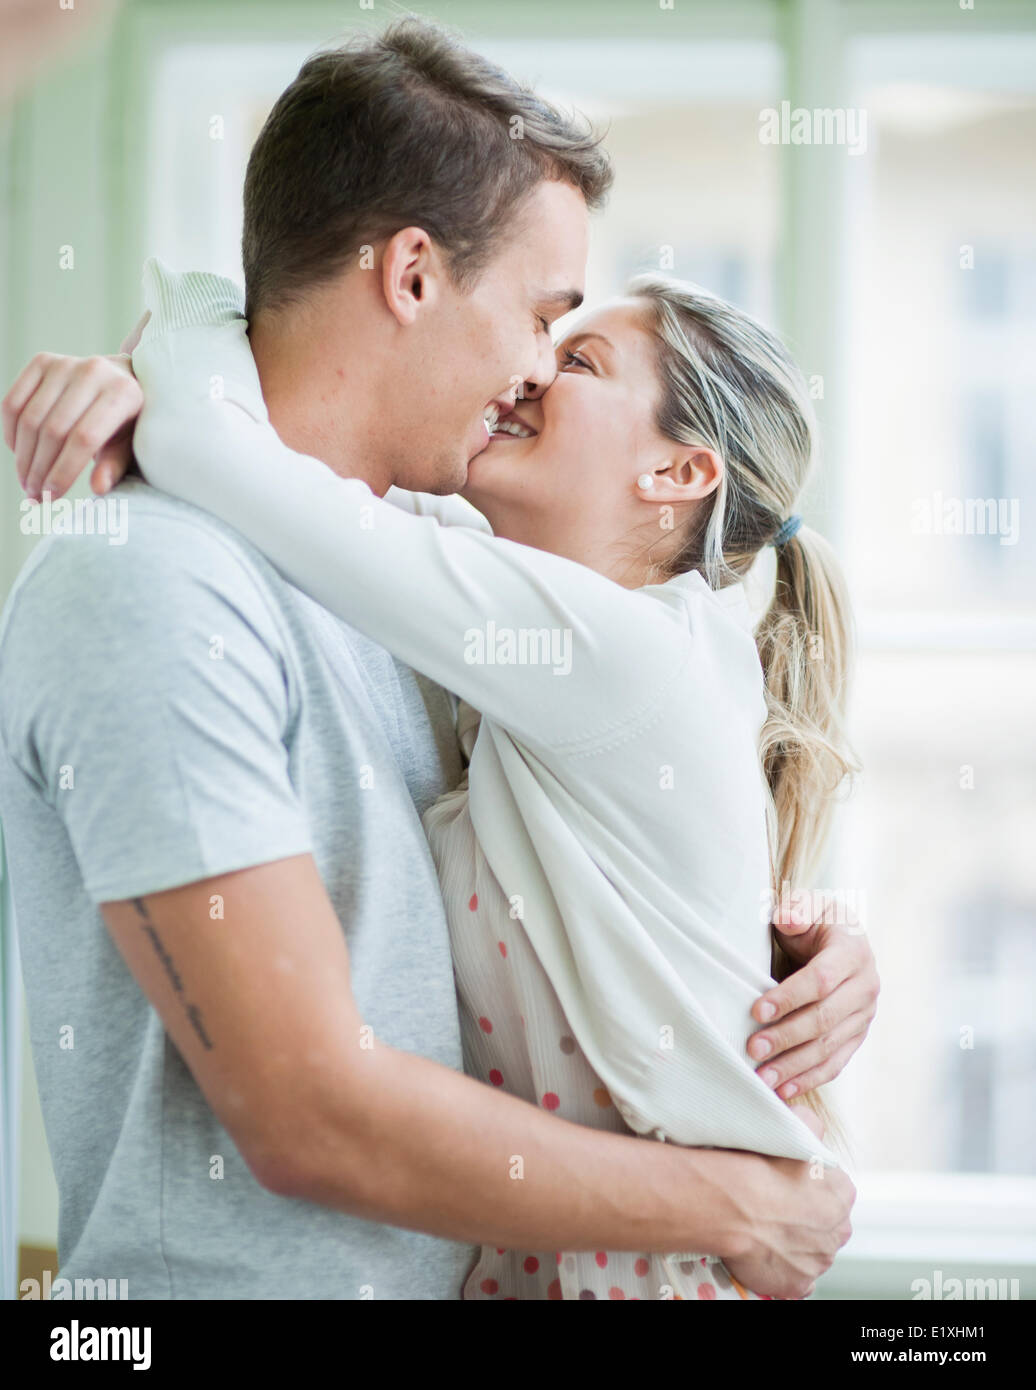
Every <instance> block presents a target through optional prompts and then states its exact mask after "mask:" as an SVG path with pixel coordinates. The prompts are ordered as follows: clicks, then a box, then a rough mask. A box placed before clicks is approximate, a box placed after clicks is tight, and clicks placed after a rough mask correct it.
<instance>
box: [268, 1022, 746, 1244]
mask: <svg viewBox="0 0 1036 1390" xmlns="http://www.w3.org/2000/svg"><path fill="white" fill-rule="evenodd" d="M358 1072H359V1076H358V1078H357V1081H356V1084H355V1085H351V1086H350V1090H349V1095H348V1097H347V1103H346V1102H343V1103H342V1104H341V1106H340V1107H338V1106H336V1105H335V1103H334V1102H331V1103H330V1105H329V1106H328V1107H326V1108H325V1107H324V1106H321V1107H320V1108H321V1111H322V1113H321V1114H320V1116H319V1117H318V1118H317V1119H314V1118H313V1117H310V1116H305V1115H303V1116H299V1117H297V1118H296V1119H295V1120H293V1128H294V1129H295V1132H296V1135H297V1138H296V1140H295V1141H294V1142H293V1143H292V1144H291V1145H290V1146H289V1151H288V1152H287V1153H285V1152H284V1151H283V1150H282V1152H281V1154H280V1156H279V1160H278V1162H277V1163H276V1164H274V1165H272V1166H271V1168H270V1169H269V1170H268V1171H269V1175H270V1180H269V1185H270V1186H272V1187H274V1188H275V1190H277V1191H279V1192H281V1193H283V1194H284V1195H290V1196H296V1197H303V1198H306V1199H308V1200H310V1201H314V1202H319V1203H321V1204H322V1205H324V1206H329V1207H335V1208H337V1209H339V1210H343V1211H348V1212H350V1213H351V1214H353V1215H358V1216H363V1217H366V1218H367V1219H369V1220H374V1221H384V1222H388V1223H389V1224H391V1225H396V1226H405V1227H408V1228H410V1229H413V1230H420V1231H425V1232H427V1233H429V1234H431V1235H437V1236H442V1237H446V1238H448V1239H453V1240H458V1241H465V1242H472V1243H476V1244H486V1245H496V1246H499V1247H501V1248H506V1249H520V1250H644V1251H684V1250H687V1251H698V1250H700V1251H703V1252H707V1253H715V1254H721V1255H734V1254H736V1253H738V1251H737V1248H736V1247H737V1245H738V1238H737V1234H736V1232H735V1230H734V1223H733V1221H732V1219H731V1218H732V1216H733V1212H734V1206H733V1203H732V1201H731V1200H730V1195H729V1194H730V1191H731V1179H732V1178H733V1177H734V1176H735V1174H734V1170H735V1169H737V1167H738V1165H739V1164H740V1165H742V1166H746V1165H750V1164H751V1163H752V1162H753V1161H756V1160H754V1159H753V1158H751V1157H750V1156H748V1155H743V1154H735V1153H728V1152H724V1151H722V1150H705V1149H699V1150H695V1149H680V1148H676V1147H674V1146H672V1145H669V1144H661V1143H657V1142H650V1141H645V1140H641V1139H637V1138H635V1137H633V1136H627V1135H621V1134H609V1133H604V1132H602V1131H601V1130H595V1129H591V1128H589V1127H587V1126H584V1125H576V1124H572V1123H570V1122H568V1121H566V1120H561V1119H559V1118H558V1117H556V1116H553V1115H550V1114H548V1113H547V1112H546V1111H544V1110H541V1109H539V1108H537V1107H536V1106H533V1105H530V1104H528V1103H527V1102H525V1101H522V1100H518V1099H517V1098H515V1097H514V1096H510V1095H508V1094H506V1093H504V1092H500V1091H495V1090H491V1089H490V1088H489V1087H487V1086H484V1085H482V1084H481V1083H479V1082H477V1081H473V1080H472V1079H470V1078H469V1077H466V1076H462V1075H460V1074H459V1073H457V1072H454V1071H451V1070H449V1069H448V1068H446V1067H442V1066H440V1065H438V1064H437V1063H435V1062H430V1061H427V1060H425V1059H423V1058H420V1057H414V1056H412V1055H410V1054H408V1053H403V1052H398V1051H396V1050H395V1049H393V1048H389V1047H386V1046H384V1045H382V1044H376V1045H375V1047H374V1048H372V1049H371V1050H370V1052H368V1053H367V1054H366V1055H365V1057H364V1061H363V1063H362V1064H361V1066H360V1067H359V1068H358ZM358 1117H359V1118H358Z"/></svg>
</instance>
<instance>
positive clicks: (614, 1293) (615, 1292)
mask: <svg viewBox="0 0 1036 1390" xmlns="http://www.w3.org/2000/svg"><path fill="white" fill-rule="evenodd" d="M608 1297H609V1298H625V1297H626V1295H625V1294H624V1293H623V1291H622V1290H621V1289H617V1288H616V1287H615V1285H614V1284H613V1285H612V1286H611V1288H610V1289H609V1290H608Z"/></svg>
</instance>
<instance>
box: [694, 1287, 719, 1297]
mask: <svg viewBox="0 0 1036 1390" xmlns="http://www.w3.org/2000/svg"><path fill="white" fill-rule="evenodd" d="M698 1297H699V1298H715V1297H716V1285H715V1284H699V1285H698Z"/></svg>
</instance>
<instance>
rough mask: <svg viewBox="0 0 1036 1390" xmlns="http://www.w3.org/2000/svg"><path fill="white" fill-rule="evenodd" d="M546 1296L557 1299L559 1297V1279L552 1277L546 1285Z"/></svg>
mask: <svg viewBox="0 0 1036 1390" xmlns="http://www.w3.org/2000/svg"><path fill="white" fill-rule="evenodd" d="M547 1297H548V1298H553V1299H558V1298H560V1297H561V1280H560V1279H552V1280H551V1281H550V1283H549V1284H548V1285H547Z"/></svg>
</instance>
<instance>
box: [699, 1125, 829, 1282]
mask: <svg viewBox="0 0 1036 1390" xmlns="http://www.w3.org/2000/svg"><path fill="white" fill-rule="evenodd" d="M795 1113H796V1114H797V1115H801V1117H802V1119H803V1120H804V1121H805V1123H806V1124H807V1125H808V1126H809V1127H810V1129H811V1130H812V1131H813V1133H814V1134H815V1135H816V1136H817V1138H818V1139H823V1137H824V1126H823V1124H822V1122H821V1120H820V1118H819V1116H817V1115H815V1114H813V1112H812V1111H811V1110H809V1108H808V1107H807V1106H805V1105H800V1106H799V1107H798V1109H797V1110H796V1112H795ZM732 1157H733V1155H732ZM740 1157H743V1158H744V1159H745V1163H746V1167H745V1171H744V1173H743V1174H739V1175H738V1179H739V1180H738V1184H737V1191H738V1200H739V1204H740V1205H741V1208H742V1210H741V1212H740V1225H741V1228H742V1232H743V1235H742V1244H741V1245H740V1248H738V1249H737V1253H736V1254H734V1255H733V1256H731V1255H729V1254H728V1255H726V1256H724V1261H723V1262H724V1264H725V1265H726V1267H727V1269H728V1270H729V1271H730V1273H731V1274H732V1275H733V1276H734V1278H735V1279H736V1280H737V1281H738V1283H739V1284H743V1285H744V1287H745V1288H748V1289H751V1290H752V1291H753V1292H754V1293H758V1294H762V1295H763V1296H764V1297H766V1298H780V1299H799V1298H808V1297H809V1295H810V1294H811V1293H812V1292H813V1290H814V1289H815V1287H816V1281H817V1279H818V1278H819V1276H820V1275H821V1274H823V1273H824V1272H825V1271H826V1270H827V1269H829V1268H830V1267H831V1264H832V1262H833V1261H834V1258H835V1255H836V1254H837V1253H838V1251H839V1250H840V1249H841V1248H842V1246H843V1245H844V1244H845V1243H846V1241H847V1240H848V1239H849V1237H850V1236H851V1235H852V1227H851V1226H850V1224H849V1212H850V1209H851V1208H852V1204H853V1202H854V1201H855V1200H856V1189H855V1187H854V1186H853V1184H852V1182H851V1181H850V1180H849V1178H848V1177H847V1176H846V1175H845V1173H843V1172H841V1171H840V1170H839V1169H837V1168H824V1167H822V1166H820V1165H813V1164H809V1163H800V1162H797V1161H796V1160H794V1159H790V1158H763V1157H762V1156H761V1155H758V1154H744V1155H741V1156H740ZM735 1239H736V1237H735Z"/></svg>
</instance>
